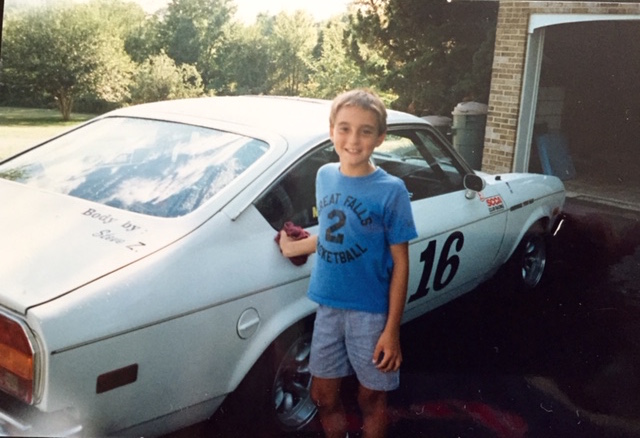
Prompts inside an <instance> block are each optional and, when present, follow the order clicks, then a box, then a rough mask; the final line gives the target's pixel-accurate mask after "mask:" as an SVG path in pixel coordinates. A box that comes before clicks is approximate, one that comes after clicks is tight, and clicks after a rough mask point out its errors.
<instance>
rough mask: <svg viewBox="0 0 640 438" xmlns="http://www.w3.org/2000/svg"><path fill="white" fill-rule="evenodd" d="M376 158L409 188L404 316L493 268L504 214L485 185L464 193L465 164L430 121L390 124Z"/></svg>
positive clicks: (452, 294) (476, 280)
mask: <svg viewBox="0 0 640 438" xmlns="http://www.w3.org/2000/svg"><path fill="white" fill-rule="evenodd" d="M373 159H374V160H375V164H376V165H377V166H379V167H381V168H383V169H385V170H386V171H387V172H389V173H390V174H392V175H395V176H397V177H399V178H401V179H402V180H403V181H404V182H405V185H406V187H407V190H408V191H409V195H410V197H411V204H412V208H413V214H414V220H415V223H416V228H417V231H418V237H417V238H416V239H414V240H413V241H412V242H411V244H410V263H411V269H410V279H409V286H408V297H407V307H406V312H407V317H408V318H410V317H413V316H417V315H419V314H421V313H423V312H425V311H427V310H429V309H431V308H434V307H436V306H438V305H441V304H443V303H445V302H447V301H450V300H452V299H453V298H455V297H457V296H459V295H460V294H462V293H464V292H468V291H469V290H471V289H472V288H473V287H475V286H476V285H477V284H478V283H479V282H480V281H482V280H484V279H485V278H486V277H487V274H488V273H489V272H490V271H491V270H492V269H493V267H494V264H495V258H496V255H497V254H498V250H499V249H500V245H501V243H502V239H503V234H504V230H505V225H506V219H507V215H506V214H505V211H506V209H505V208H504V204H503V202H502V199H500V198H499V196H497V194H495V193H493V192H492V189H491V188H490V187H488V188H487V189H485V191H484V193H479V194H474V196H473V198H472V199H468V198H467V197H466V190H465V188H464V186H463V179H464V175H465V173H468V170H467V167H466V166H465V165H463V164H462V163H461V162H460V161H459V159H458V157H457V155H456V154H455V153H453V152H452V151H451V150H450V149H449V147H448V145H446V144H445V143H444V142H443V141H441V139H440V138H439V137H438V136H437V134H435V133H434V132H433V131H432V130H431V129H430V128H429V127H415V128H412V127H409V128H400V129H393V128H391V129H390V130H389V132H388V134H387V138H386V140H385V142H384V143H383V144H382V145H381V146H380V147H379V148H378V149H377V150H376V152H375V153H374V156H373Z"/></svg>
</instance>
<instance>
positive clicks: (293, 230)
mask: <svg viewBox="0 0 640 438" xmlns="http://www.w3.org/2000/svg"><path fill="white" fill-rule="evenodd" d="M282 231H284V232H285V233H287V236H289V237H291V238H292V239H294V240H301V239H306V238H307V237H309V233H308V232H307V230H305V229H304V228H302V227H299V226H298V225H296V224H294V223H293V222H285V223H284V225H283V226H282ZM274 240H275V241H276V243H277V244H278V245H279V244H280V233H278V234H276V237H275V239H274ZM308 257H309V256H308V255H306V254H305V255H299V256H294V257H289V260H291V263H293V264H294V265H296V266H302V265H304V264H305V263H307V258H308Z"/></svg>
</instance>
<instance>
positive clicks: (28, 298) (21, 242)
mask: <svg viewBox="0 0 640 438" xmlns="http://www.w3.org/2000/svg"><path fill="white" fill-rule="evenodd" d="M0 203H2V206H3V207H2V209H1V210H0V252H1V254H2V264H1V265H0V305H3V306H6V307H8V308H10V309H12V310H14V311H16V312H20V313H25V312H26V311H27V309H28V308H29V307H32V306H36V305H38V304H41V303H44V302H47V301H50V300H53V299H55V298H56V297H59V296H61V295H63V294H66V293H68V292H70V291H72V290H74V289H76V288H78V287H80V286H82V285H84V284H87V283H89V282H91V281H93V280H95V279H97V278H100V277H102V276H105V275H107V274H109V273H110V272H113V271H115V270H117V269H120V268H122V267H123V266H126V265H127V264H130V263H132V262H134V261H136V260H138V259H140V258H142V257H145V256H146V255H149V254H150V253H152V252H154V251H157V250H158V249H159V248H162V247H163V246H166V245H167V244H169V243H171V242H172V241H174V240H176V239H177V238H179V237H180V235H183V234H184V230H183V229H182V228H183V227H176V226H175V221H174V220H169V219H159V218H155V217H150V216H149V217H148V216H144V215H139V214H135V213H131V212H127V211H124V210H118V209H115V208H111V207H107V206H104V205H101V204H96V203H93V202H89V201H86V200H84V199H80V198H74V197H70V196H65V195H59V194H55V193H48V192H44V191H41V190H38V189H33V188H29V187H26V186H23V185H21V184H17V183H13V182H8V181H2V180H0ZM170 225H171V226H170Z"/></svg>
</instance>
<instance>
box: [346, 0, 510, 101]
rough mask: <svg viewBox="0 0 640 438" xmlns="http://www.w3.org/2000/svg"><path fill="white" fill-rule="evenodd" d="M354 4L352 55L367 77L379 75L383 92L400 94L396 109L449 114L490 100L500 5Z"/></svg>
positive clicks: (442, 1) (405, 0) (436, 0)
mask: <svg viewBox="0 0 640 438" xmlns="http://www.w3.org/2000/svg"><path fill="white" fill-rule="evenodd" d="M355 3H356V5H357V13H356V14H355V15H353V16H352V28H353V30H354V32H355V36H356V43H355V44H354V45H353V47H352V54H353V56H354V59H356V60H357V61H358V62H359V65H360V66H361V68H362V69H363V70H364V71H365V72H367V73H370V72H376V71H377V72H378V77H380V78H381V80H380V83H379V84H380V87H381V88H383V89H387V90H393V91H394V92H395V93H396V94H398V96H399V98H398V100H397V101H396V102H395V103H394V106H395V107H397V108H399V109H403V110H407V109H412V108H415V112H419V113H449V112H450V111H451V110H452V109H453V107H454V106H455V104H456V103H458V102H460V101H461V100H464V99H468V98H471V99H475V100H479V101H486V100H487V99H488V94H489V85H490V78H491V58H492V54H493V50H492V49H493V39H494V37H495V36H494V35H495V25H496V18H497V9H498V5H497V2H451V3H449V2H448V1H446V0H433V1H429V2H425V1H422V0H356V1H355ZM371 52H373V53H375V54H376V55H377V56H376V57H374V58H370V57H368V56H367V55H368V54H370V53H371ZM379 59H384V60H385V63H384V65H380V63H379V62H378V61H379Z"/></svg>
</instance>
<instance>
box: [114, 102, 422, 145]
mask: <svg viewBox="0 0 640 438" xmlns="http://www.w3.org/2000/svg"><path fill="white" fill-rule="evenodd" d="M330 108H331V101H329V100H321V99H310V98H300V97H285V96H222V97H202V98H194V99H181V100H169V101H162V102H154V103H147V104H142V105H136V106H131V107H128V108H124V109H120V110H116V111H113V112H111V113H109V114H107V115H127V116H133V117H144V118H157V119H161V120H172V121H180V122H184V123H194V124H201V125H204V126H218V124H219V123H225V124H233V125H236V126H239V127H241V126H244V127H247V128H251V129H260V130H265V131H269V132H271V133H276V134H278V135H279V136H282V137H284V138H286V139H287V140H289V141H292V140H296V139H298V138H299V139H306V140H312V139H313V140H315V139H317V138H321V137H328V133H329V111H330ZM387 123H388V124H389V125H393V124H416V123H418V124H428V123H427V122H425V121H424V120H422V119H420V118H418V117H414V116H412V115H410V114H407V113H402V112H398V111H392V110H389V111H388V116H387ZM240 129H241V128H240Z"/></svg>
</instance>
